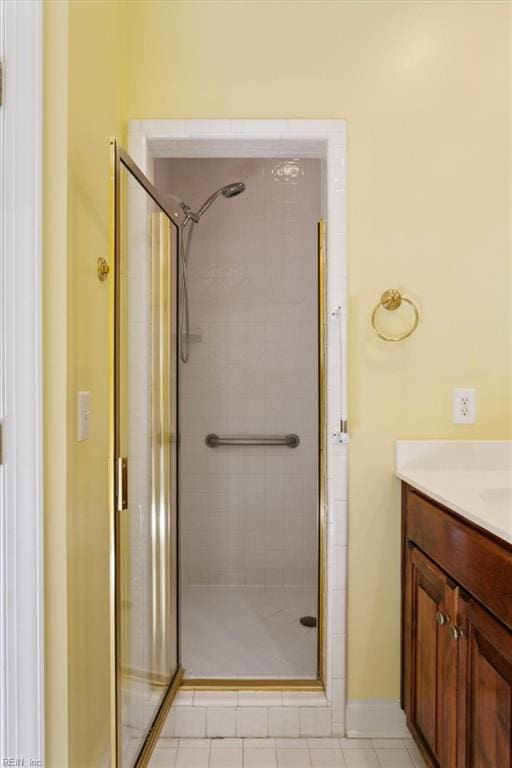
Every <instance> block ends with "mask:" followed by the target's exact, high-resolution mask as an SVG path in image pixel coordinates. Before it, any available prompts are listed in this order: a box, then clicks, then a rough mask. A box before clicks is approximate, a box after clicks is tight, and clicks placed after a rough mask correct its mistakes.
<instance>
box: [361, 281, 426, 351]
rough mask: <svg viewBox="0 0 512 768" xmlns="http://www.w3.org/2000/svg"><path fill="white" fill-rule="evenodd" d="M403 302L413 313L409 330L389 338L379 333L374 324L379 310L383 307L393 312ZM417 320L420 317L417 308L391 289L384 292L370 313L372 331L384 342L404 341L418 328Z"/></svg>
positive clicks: (381, 332)
mask: <svg viewBox="0 0 512 768" xmlns="http://www.w3.org/2000/svg"><path fill="white" fill-rule="evenodd" d="M403 302H405V303H406V304H408V305H409V306H410V307H411V309H412V311H413V313H414V319H413V324H412V326H411V327H410V328H409V330H408V331H406V332H405V333H402V334H400V335H399V336H391V335H388V334H386V333H384V332H383V331H381V330H380V329H379V328H378V326H377V322H376V319H377V312H378V311H379V309H380V308H381V307H383V308H384V309H387V310H390V311H392V312H394V311H395V310H396V309H398V308H399V307H400V306H401V305H402V303H403ZM419 320H420V316H419V312H418V308H417V307H416V305H415V304H414V303H413V302H412V301H411V300H410V299H407V298H406V297H405V296H402V294H401V293H400V291H397V290H396V289H394V288H391V289H390V290H388V291H384V293H383V294H382V296H381V297H380V301H379V302H378V304H377V305H376V306H375V309H374V310H373V312H372V326H373V330H374V331H375V333H376V334H377V336H379V338H381V339H384V341H402V340H403V339H406V338H407V337H408V336H410V335H411V334H412V333H414V331H415V330H416V328H417V327H418V323H419Z"/></svg>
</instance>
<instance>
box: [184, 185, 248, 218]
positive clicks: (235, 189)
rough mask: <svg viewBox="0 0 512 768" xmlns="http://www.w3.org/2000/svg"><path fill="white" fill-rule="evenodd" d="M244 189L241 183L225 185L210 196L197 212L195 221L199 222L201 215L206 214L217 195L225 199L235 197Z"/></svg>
mask: <svg viewBox="0 0 512 768" xmlns="http://www.w3.org/2000/svg"><path fill="white" fill-rule="evenodd" d="M244 189H245V184H244V183H243V182H242V181H235V182H233V183H232V184H226V186H225V187H221V188H220V189H218V190H217V191H216V192H214V193H213V195H210V197H209V198H208V200H206V201H205V202H204V203H203V204H202V206H201V207H200V209H199V210H198V212H197V214H196V216H197V221H199V219H200V218H201V216H202V215H203V213H206V211H207V210H208V208H209V207H210V205H211V204H212V203H213V202H214V200H216V199H217V197H218V196H219V195H222V196H223V197H226V198H230V197H236V196H237V195H239V194H241V193H242V192H243V191H244ZM194 221H195V219H194ZM196 223H197V222H196Z"/></svg>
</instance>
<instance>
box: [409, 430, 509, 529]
mask: <svg viewBox="0 0 512 768" xmlns="http://www.w3.org/2000/svg"><path fill="white" fill-rule="evenodd" d="M396 475H397V477H399V478H400V480H403V481H405V482H406V483H408V484H409V485H411V486H412V487H413V488H416V489H417V490H418V491H420V492H421V493H424V494H425V495H426V496H429V497H430V498H432V499H434V500H435V501H438V502H439V503H440V504H442V505H443V506H445V507H447V508H448V509H451V510H453V511H454V512H457V514H459V515H461V516H462V517H465V518H466V519H467V520H470V521H471V522H472V523H474V524H475V525H478V526H479V527H480V528H483V529H485V530H487V531H490V532H491V533H494V534H495V535H496V536H499V537H500V538H501V539H504V540H505V541H507V542H510V543H511V544H512V441H510V440H492V441H485V440H399V441H397V444H396Z"/></svg>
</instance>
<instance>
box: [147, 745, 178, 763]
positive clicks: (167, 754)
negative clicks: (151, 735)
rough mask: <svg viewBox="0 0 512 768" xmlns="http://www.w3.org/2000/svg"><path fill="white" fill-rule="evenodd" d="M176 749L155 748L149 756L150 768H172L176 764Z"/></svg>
mask: <svg viewBox="0 0 512 768" xmlns="http://www.w3.org/2000/svg"><path fill="white" fill-rule="evenodd" d="M177 751H178V750H177V749H176V747H171V748H169V749H165V748H163V747H157V749H155V751H154V752H153V755H152V756H151V760H150V763H149V766H150V768H173V766H174V763H175V762H176V753H177Z"/></svg>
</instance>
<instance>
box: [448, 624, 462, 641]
mask: <svg viewBox="0 0 512 768" xmlns="http://www.w3.org/2000/svg"><path fill="white" fill-rule="evenodd" d="M448 632H449V634H450V637H451V638H452V640H459V638H461V637H464V632H463V631H462V629H461V628H460V627H456V626H455V624H450V628H449V629H448Z"/></svg>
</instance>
